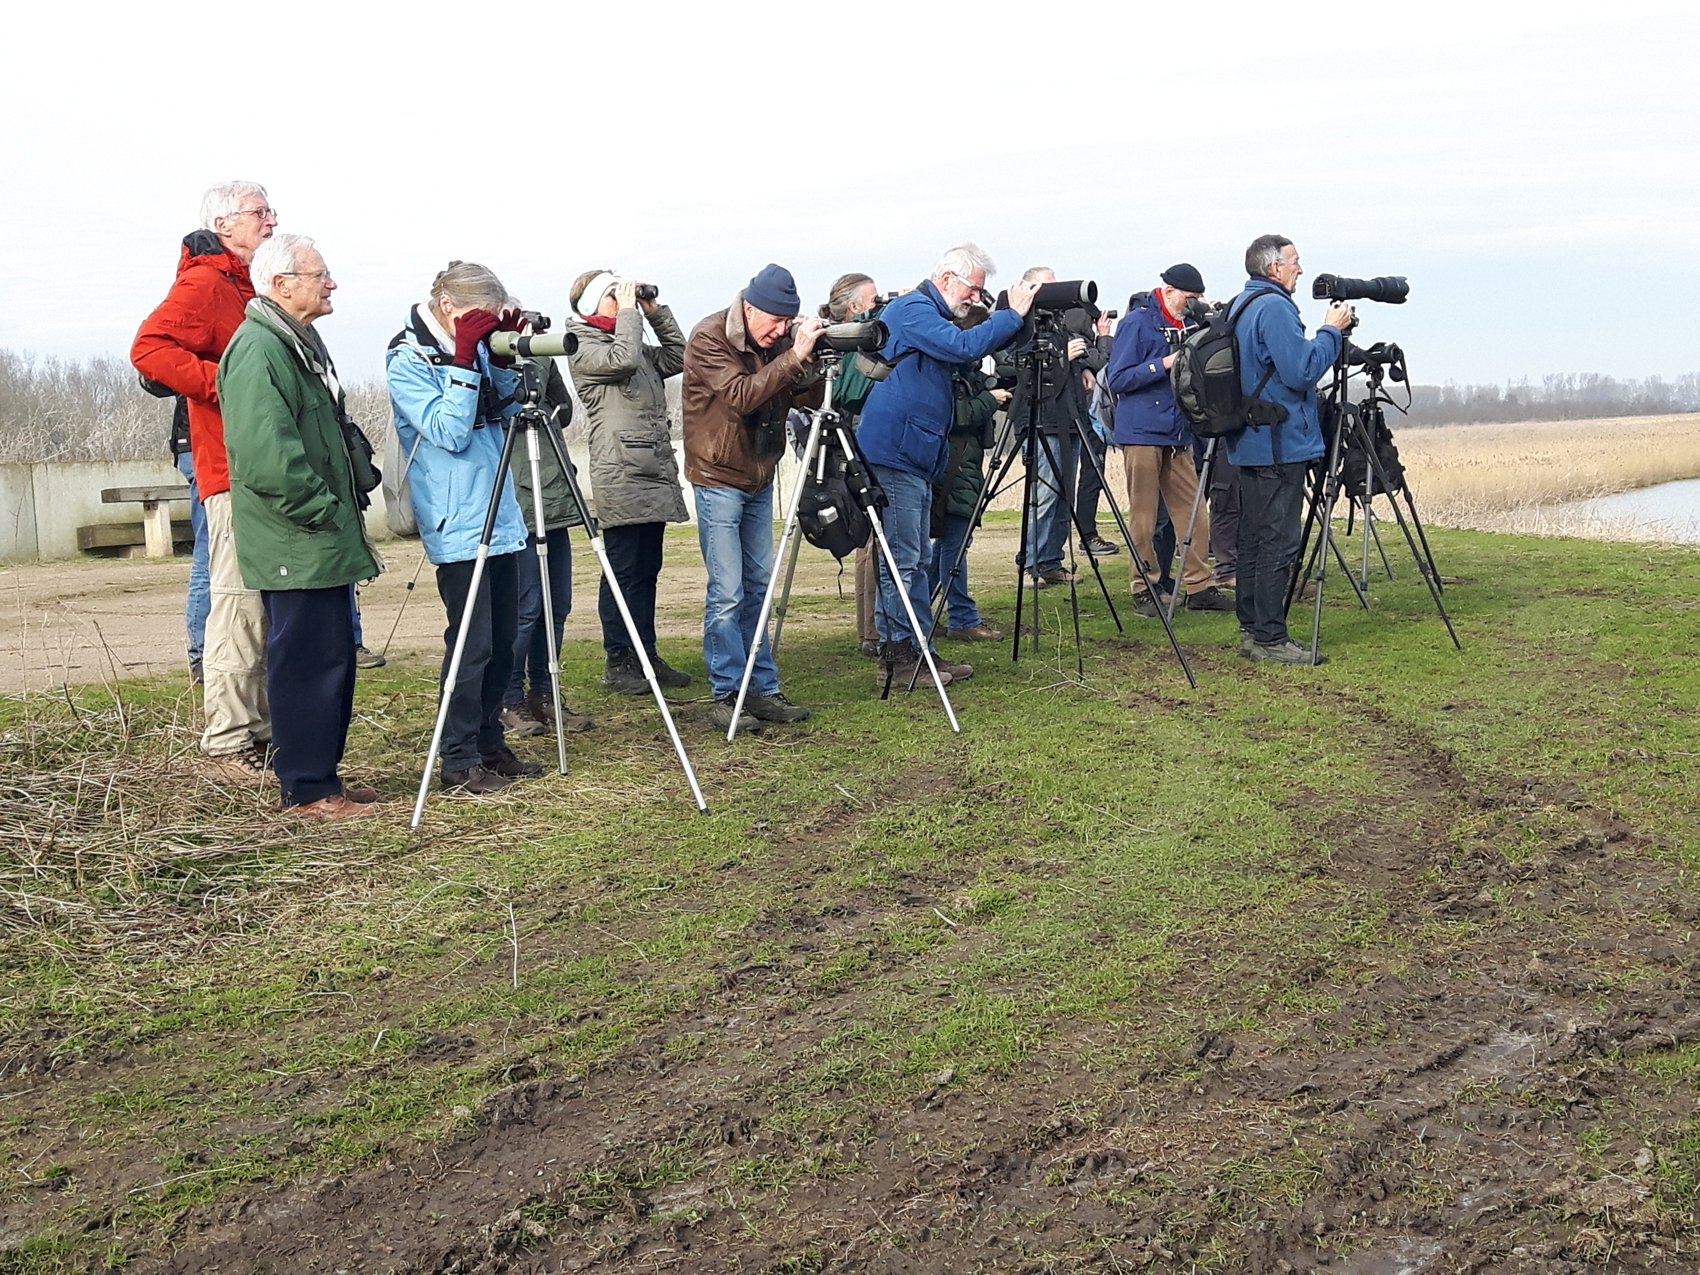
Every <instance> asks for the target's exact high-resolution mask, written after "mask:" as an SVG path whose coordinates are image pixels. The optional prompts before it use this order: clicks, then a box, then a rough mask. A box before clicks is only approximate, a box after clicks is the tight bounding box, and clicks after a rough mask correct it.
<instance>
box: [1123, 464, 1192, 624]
mask: <svg viewBox="0 0 1700 1275" xmlns="http://www.w3.org/2000/svg"><path fill="white" fill-rule="evenodd" d="M1122 468H1123V469H1124V470H1126V471H1127V525H1128V530H1129V531H1131V532H1132V533H1133V547H1134V550H1135V551H1136V552H1137V553H1138V554H1139V560H1140V561H1141V562H1143V563H1145V566H1146V570H1147V571H1149V572H1150V574H1151V582H1152V583H1153V584H1155V583H1156V582H1157V579H1158V577H1159V576H1160V575H1161V574H1162V572H1161V571H1159V570H1158V568H1157V564H1156V562H1155V558H1156V551H1155V550H1154V549H1153V548H1152V541H1153V540H1154V539H1155V538H1156V535H1157V495H1158V493H1159V492H1161V493H1162V496H1163V503H1164V504H1166V505H1168V507H1169V518H1170V520H1171V521H1172V522H1173V523H1174V524H1175V544H1176V545H1177V546H1179V545H1180V544H1181V542H1182V541H1184V540H1185V539H1186V528H1185V527H1184V526H1182V525H1181V519H1182V518H1185V517H1186V516H1187V515H1188V514H1189V513H1191V512H1192V504H1193V500H1194V499H1195V498H1196V497H1197V496H1198V471H1197V470H1195V469H1194V468H1193V467H1192V448H1190V447H1145V446H1135V445H1132V444H1124V445H1123V447H1122ZM1209 552H1210V515H1209V513H1208V512H1207V511H1206V510H1205V507H1204V505H1203V503H1202V502H1200V504H1199V506H1198V521H1197V523H1196V524H1195V525H1194V526H1193V532H1192V545H1191V547H1190V548H1188V549H1187V553H1186V562H1185V563H1184V564H1183V565H1182V572H1181V588H1182V589H1183V590H1184V591H1185V592H1187V593H1198V592H1200V591H1202V590H1204V589H1207V588H1209V587H1210V585H1211V583H1212V581H1213V576H1212V575H1211V572H1210V562H1209V558H1208V556H1207V555H1208V554H1209ZM1128 575H1129V577H1130V579H1131V581H1132V584H1133V592H1134V594H1135V596H1138V595H1139V594H1142V593H1144V592H1145V585H1144V582H1142V581H1141V580H1140V578H1139V570H1138V568H1137V567H1135V566H1134V565H1133V564H1132V563H1129V564H1128Z"/></svg>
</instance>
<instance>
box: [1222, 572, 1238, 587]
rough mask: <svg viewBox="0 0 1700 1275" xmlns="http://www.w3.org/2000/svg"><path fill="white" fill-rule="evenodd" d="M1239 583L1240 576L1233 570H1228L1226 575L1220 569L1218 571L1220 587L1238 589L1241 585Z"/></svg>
mask: <svg viewBox="0 0 1700 1275" xmlns="http://www.w3.org/2000/svg"><path fill="white" fill-rule="evenodd" d="M1239 583H1240V582H1239V580H1238V578H1237V577H1236V576H1235V575H1234V573H1233V572H1232V571H1230V572H1228V573H1227V574H1226V575H1223V574H1222V573H1221V572H1220V571H1218V572H1217V573H1216V587H1217V588H1218V589H1236V588H1238V587H1239Z"/></svg>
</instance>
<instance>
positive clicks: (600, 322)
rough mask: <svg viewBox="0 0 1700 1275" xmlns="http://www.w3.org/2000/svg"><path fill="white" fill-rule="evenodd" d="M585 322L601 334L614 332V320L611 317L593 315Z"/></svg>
mask: <svg viewBox="0 0 1700 1275" xmlns="http://www.w3.org/2000/svg"><path fill="white" fill-rule="evenodd" d="M585 322H586V323H588V324H590V326H591V327H593V328H595V329H597V331H599V332H612V331H613V330H614V320H613V318H612V316H610V315H606V314H593V315H591V316H590V317H589V318H588V319H586V320H585Z"/></svg>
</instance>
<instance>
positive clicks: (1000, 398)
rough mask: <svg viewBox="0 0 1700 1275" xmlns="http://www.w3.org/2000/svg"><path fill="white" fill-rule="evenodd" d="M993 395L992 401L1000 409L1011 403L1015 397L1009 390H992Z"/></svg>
mask: <svg viewBox="0 0 1700 1275" xmlns="http://www.w3.org/2000/svg"><path fill="white" fill-rule="evenodd" d="M991 395H992V400H993V401H994V402H995V403H997V405H998V406H999V407H1002V406H1003V405H1004V404H1005V403H1007V402H1009V400H1010V399H1012V398H1014V397H1015V395H1014V394H1013V393H1011V392H1010V391H1009V390H992V391H991Z"/></svg>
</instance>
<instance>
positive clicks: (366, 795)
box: [342, 784, 378, 806]
mask: <svg viewBox="0 0 1700 1275" xmlns="http://www.w3.org/2000/svg"><path fill="white" fill-rule="evenodd" d="M342 795H343V796H344V797H347V798H348V799H349V800H350V801H357V802H359V803H360V804H361V805H362V806H369V805H371V804H372V803H373V802H374V801H376V800H377V799H378V790H377V789H376V788H368V787H366V786H365V785H364V784H344V785H343V786H342Z"/></svg>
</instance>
